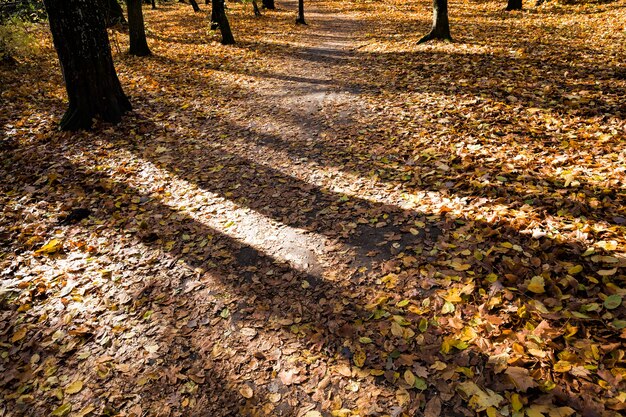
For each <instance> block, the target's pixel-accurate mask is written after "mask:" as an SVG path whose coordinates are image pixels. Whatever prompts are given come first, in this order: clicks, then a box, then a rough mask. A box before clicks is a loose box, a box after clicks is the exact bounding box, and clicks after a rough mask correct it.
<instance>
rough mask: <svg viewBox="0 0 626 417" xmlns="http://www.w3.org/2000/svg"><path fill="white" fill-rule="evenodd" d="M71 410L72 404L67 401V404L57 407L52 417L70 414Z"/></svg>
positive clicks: (62, 416)
mask: <svg viewBox="0 0 626 417" xmlns="http://www.w3.org/2000/svg"><path fill="white" fill-rule="evenodd" d="M70 411H72V404H70V403H65V404H63V405H60V406H59V407H57V408H56V409H55V410H54V411H53V412H52V413H51V414H50V416H52V417H64V416H66V415H68V414H69V413H70Z"/></svg>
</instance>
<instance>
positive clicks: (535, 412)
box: [526, 405, 545, 417]
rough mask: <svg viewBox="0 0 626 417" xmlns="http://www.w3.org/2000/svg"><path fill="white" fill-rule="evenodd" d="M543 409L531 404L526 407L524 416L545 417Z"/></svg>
mask: <svg viewBox="0 0 626 417" xmlns="http://www.w3.org/2000/svg"><path fill="white" fill-rule="evenodd" d="M543 411H544V407H542V406H535V405H531V406H530V407H529V408H527V409H526V416H527V417H545V416H544V415H543Z"/></svg>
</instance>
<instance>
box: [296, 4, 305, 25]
mask: <svg viewBox="0 0 626 417" xmlns="http://www.w3.org/2000/svg"><path fill="white" fill-rule="evenodd" d="M296 24H298V25H306V21H305V20H304V0H298V17H296Z"/></svg>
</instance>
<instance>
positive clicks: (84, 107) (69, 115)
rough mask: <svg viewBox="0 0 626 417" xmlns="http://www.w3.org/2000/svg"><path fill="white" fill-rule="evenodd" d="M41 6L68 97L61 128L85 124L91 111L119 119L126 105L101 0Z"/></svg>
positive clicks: (49, 0) (59, 0)
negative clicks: (48, 24) (45, 12)
mask: <svg viewBox="0 0 626 417" xmlns="http://www.w3.org/2000/svg"><path fill="white" fill-rule="evenodd" d="M44 5H45V7H46V11H47V12H48V21H49V23H50V31H51V32H52V39H53V41H54V47H55V48H56V50H57V54H58V56H59V61H60V62H61V69H62V71H63V78H64V79H65V88H66V90H67V96H68V99H69V106H68V109H67V111H66V112H65V115H64V116H63V119H62V120H61V129H63V130H78V129H86V128H89V127H91V125H92V119H93V118H94V117H96V116H100V117H101V118H102V119H103V120H104V121H107V122H112V123H118V122H119V121H120V120H121V119H122V115H123V114H124V113H126V112H127V111H129V110H130V109H131V105H130V102H129V101H128V98H127V97H126V95H125V94H124V91H122V86H121V85H120V81H119V79H118V78H117V73H116V72H115V67H114V66H113V58H112V56H111V47H110V45H109V37H108V34H107V31H106V27H105V15H106V11H105V10H104V2H100V1H95V2H94V1H89V0H45V1H44Z"/></svg>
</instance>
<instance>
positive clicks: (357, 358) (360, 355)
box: [352, 350, 367, 368]
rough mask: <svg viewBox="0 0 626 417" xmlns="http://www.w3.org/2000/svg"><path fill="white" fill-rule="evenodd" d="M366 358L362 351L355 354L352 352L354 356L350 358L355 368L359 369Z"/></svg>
mask: <svg viewBox="0 0 626 417" xmlns="http://www.w3.org/2000/svg"><path fill="white" fill-rule="evenodd" d="M366 357H367V356H366V355H365V352H363V351H362V350H357V351H356V352H354V356H352V361H353V362H354V364H355V365H356V366H358V367H359V368H361V367H362V366H363V364H364V363H365V359H366Z"/></svg>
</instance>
